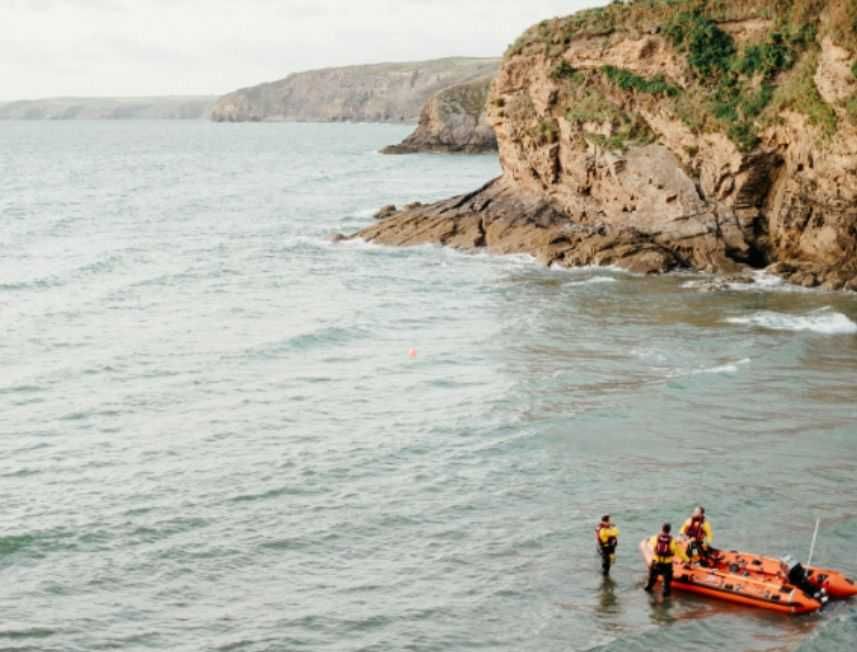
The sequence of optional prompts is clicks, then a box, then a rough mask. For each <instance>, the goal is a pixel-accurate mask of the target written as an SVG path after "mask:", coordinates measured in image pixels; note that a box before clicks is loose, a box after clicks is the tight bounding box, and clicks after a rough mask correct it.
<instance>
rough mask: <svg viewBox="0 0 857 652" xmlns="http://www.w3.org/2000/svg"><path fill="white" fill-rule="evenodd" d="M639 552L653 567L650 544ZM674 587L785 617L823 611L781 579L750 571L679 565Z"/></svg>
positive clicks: (676, 569) (813, 600)
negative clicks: (786, 615)
mask: <svg viewBox="0 0 857 652" xmlns="http://www.w3.org/2000/svg"><path fill="white" fill-rule="evenodd" d="M640 552H641V553H642V555H643V559H645V560H646V565H647V566H648V565H650V564H651V561H652V557H653V551H652V546H651V544H650V543H649V541H648V540H645V539H644V540H643V541H642V542H641V543H640ZM671 586H672V588H673V589H675V590H677V591H686V592H689V593H696V594H698V595H704V596H707V597H711V598H716V599H718V600H724V601H726V602H731V603H733V604H739V605H744V606H747V607H755V608H758V609H767V610H768V611H774V612H777V613H782V614H804V613H810V612H813V611H818V610H819V609H821V607H822V604H821V602H819V601H818V600H816V599H814V598H811V597H809V596H808V595H806V594H805V593H804V592H803V591H800V590H799V589H797V588H795V587H794V586H792V585H790V584H788V583H787V582H786V581H784V580H783V578H782V577H779V576H773V575H766V574H764V573H755V572H753V571H751V570H749V569H747V568H742V569H741V570H740V571H739V572H731V571H729V570H724V569H723V568H720V567H702V566H700V565H698V564H682V563H680V562H676V563H674V564H673V581H672V584H671Z"/></svg>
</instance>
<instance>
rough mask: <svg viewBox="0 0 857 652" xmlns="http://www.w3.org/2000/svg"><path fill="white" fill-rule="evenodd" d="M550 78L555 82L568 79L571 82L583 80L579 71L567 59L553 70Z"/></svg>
mask: <svg viewBox="0 0 857 652" xmlns="http://www.w3.org/2000/svg"><path fill="white" fill-rule="evenodd" d="M550 77H551V79H555V80H559V79H568V80H571V81H580V78H581V77H580V73H578V72H577V69H576V68H575V67H574V66H572V65H571V64H570V63H569V62H568V61H566V60H565V59H563V60H562V61H560V62H559V63H558V64H556V65H555V66H554V67H553V68H552V69H551V71H550Z"/></svg>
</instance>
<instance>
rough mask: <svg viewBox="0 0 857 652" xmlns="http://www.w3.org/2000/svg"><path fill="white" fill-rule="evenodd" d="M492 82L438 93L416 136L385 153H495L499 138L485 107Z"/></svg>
mask: <svg viewBox="0 0 857 652" xmlns="http://www.w3.org/2000/svg"><path fill="white" fill-rule="evenodd" d="M493 79H494V74H491V75H488V76H485V77H482V78H481V79H477V80H474V81H471V82H465V83H463V84H456V85H455V86H451V87H450V88H447V89H444V90H442V91H440V92H438V93H435V94H434V95H433V96H432V97H431V98H429V100H428V102H426V105H425V106H424V107H423V110H422V113H421V114H420V121H419V124H418V125H417V128H416V130H415V131H414V133H412V134H411V135H410V136H408V137H407V138H406V139H405V140H404V141H402V142H401V143H399V144H398V145H390V146H389V147H385V148H384V149H383V150H381V151H382V153H384V154H412V153H416V152H439V153H457V152H462V153H467V154H476V153H480V152H490V151H496V150H497V137H496V136H495V135H494V128H493V127H492V126H491V125H490V124H489V123H488V113H487V107H486V103H487V101H488V92H489V89H490V87H491V82H492V80H493Z"/></svg>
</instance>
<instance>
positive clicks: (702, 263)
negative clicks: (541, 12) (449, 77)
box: [356, 0, 857, 289]
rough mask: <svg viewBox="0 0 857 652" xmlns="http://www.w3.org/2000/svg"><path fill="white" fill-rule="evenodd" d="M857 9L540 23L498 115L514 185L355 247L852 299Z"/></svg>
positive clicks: (680, 1) (709, 11) (433, 211)
mask: <svg viewBox="0 0 857 652" xmlns="http://www.w3.org/2000/svg"><path fill="white" fill-rule="evenodd" d="M855 55H857V2H855V1H854V0H829V1H827V2H821V1H817V0H742V1H738V0H720V1H718V2H705V1H704V0H702V1H700V0H669V1H667V0H640V1H636V2H630V3H624V4H623V3H613V4H611V5H609V6H608V7H605V8H603V9H594V10H589V11H584V12H581V13H578V14H576V15H574V16H571V17H568V18H563V19H554V20H549V21H544V22H543V23H540V24H539V25H537V26H535V27H533V28H531V29H530V30H528V31H527V32H526V33H525V34H524V35H523V36H522V37H521V38H520V39H519V40H518V41H517V42H516V43H515V44H514V45H513V46H511V47H510V49H509V51H508V52H507V53H506V56H505V59H504V62H503V66H502V69H501V71H500V73H499V76H498V77H497V79H496V81H495V82H494V85H493V87H492V92H491V95H490V98H489V101H488V116H489V121H490V122H491V124H492V125H493V126H494V128H495V131H496V134H497V138H498V142H499V149H500V159H501V164H502V170H503V174H502V176H501V177H500V178H498V179H496V180H494V181H492V182H491V183H489V184H487V185H486V186H485V187H483V188H481V189H479V190H477V191H475V192H473V193H471V194H468V195H464V196H461V197H458V198H454V199H451V200H448V201H446V202H440V203H438V204H434V205H429V206H420V207H416V208H412V209H406V210H403V211H397V212H396V213H394V214H392V215H388V216H387V217H385V219H383V220H381V221H379V222H377V223H375V224H373V225H372V226H370V227H369V228H367V229H366V230H364V231H362V232H361V233H359V234H356V236H359V237H363V238H366V239H369V240H372V241H375V242H379V243H386V244H393V245H408V244H416V243H424V242H439V243H444V244H447V245H450V246H454V247H461V248H468V249H470V248H480V247H485V248H488V249H489V250H491V251H494V252H497V253H506V252H527V253H531V254H534V255H535V256H537V257H538V258H539V259H540V260H542V261H543V262H544V263H546V264H552V265H587V264H601V265H606V264H611V265H618V266H622V267H625V268H628V269H631V270H634V271H638V272H644V273H656V272H664V271H668V270H672V269H676V268H688V269H695V270H703V271H712V272H724V273H734V272H736V271H740V270H742V269H744V270H746V269H751V268H765V267H768V268H769V269H770V270H771V271H773V272H775V273H778V274H780V275H782V276H784V277H786V278H788V279H789V280H790V281H792V282H794V283H799V284H801V285H804V286H816V285H823V286H824V287H827V288H832V289H839V288H843V287H846V288H849V289H857V56H855Z"/></svg>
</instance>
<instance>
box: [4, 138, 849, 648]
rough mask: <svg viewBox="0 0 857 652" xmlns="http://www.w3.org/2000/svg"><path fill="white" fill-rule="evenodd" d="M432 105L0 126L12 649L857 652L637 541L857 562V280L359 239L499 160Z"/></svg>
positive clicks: (837, 611)
mask: <svg viewBox="0 0 857 652" xmlns="http://www.w3.org/2000/svg"><path fill="white" fill-rule="evenodd" d="M407 131H408V129H407V128H405V127H397V126H373V125H268V124H255V125H214V124H208V123H203V122H200V123H171V122H140V123H137V122H125V123H123V122H91V123H86V122H83V123H77V122H67V123H47V122H44V123H13V122H6V123H0V326H2V338H0V369H2V373H0V506H1V507H0V614H2V619H0V649H3V650H63V651H65V650H108V649H116V650H224V651H225V650H230V651H262V650H295V651H300V650H313V651H315V650H319V651H334V650H336V651H339V650H343V651H344V650H366V651H369V650H373V651H374V650H378V651H381V650H415V651H416V650H419V651H427V652H428V651H446V650H527V651H530V650H531V651H553V650H557V651H559V650H604V651H607V650H611V651H612V650H616V651H620V650H621V651H626V650H649V649H661V650H679V649H691V648H693V649H695V650H723V649H728V650H766V651H767V650H802V651H810V650H813V651H814V650H825V651H827V650H853V649H855V647H857V604H854V603H852V604H847V603H839V604H834V605H832V606H831V607H830V608H828V609H827V610H826V611H825V612H823V613H822V614H820V615H812V616H806V617H795V618H787V617H782V616H777V615H771V614H767V613H763V612H759V611H754V610H752V609H744V608H738V607H731V606H728V605H726V604H722V603H718V602H713V601H710V600H704V599H700V598H695V597H692V596H686V595H681V594H676V595H674V597H673V598H672V599H671V600H670V601H669V602H667V603H662V602H661V601H660V600H658V599H652V598H650V597H649V596H648V595H647V594H645V593H644V592H643V591H642V590H641V587H642V584H643V581H644V575H645V569H644V567H643V564H642V561H641V559H640V556H639V554H638V552H637V544H638V542H639V541H640V539H642V538H643V537H644V536H647V535H649V534H652V533H654V532H655V531H656V529H657V528H658V527H659V525H660V523H661V522H662V521H664V520H671V521H673V522H674V523H679V522H680V521H681V520H683V518H684V517H685V516H686V515H687V514H688V513H689V512H690V510H691V509H692V507H693V506H694V504H696V503H698V502H702V503H703V504H704V505H705V506H706V508H707V510H708V513H709V514H710V517H711V519H712V522H713V525H714V532H715V543H716V544H717V545H720V546H723V547H729V548H740V549H746V550H751V551H757V552H766V553H771V554H782V553H786V552H791V553H793V554H795V555H797V556H800V557H805V556H806V555H807V551H808V547H809V542H810V538H811V535H812V529H813V525H814V523H815V519H816V518H817V517H820V518H822V527H821V532H820V537H819V543H818V547H817V551H816V559H817V560H818V561H819V562H823V563H824V564H827V565H829V566H833V567H837V568H841V569H843V570H845V571H847V572H849V573H851V574H852V575H857V489H855V487H857V481H855V480H857V299H855V297H854V296H848V295H845V294H838V293H824V292H807V291H798V290H794V289H790V288H787V287H784V286H782V285H781V284H778V283H777V282H776V280H774V279H769V278H766V277H763V276H760V279H759V280H760V281H761V284H760V285H754V286H749V285H740V284H737V285H733V286H732V288H731V289H730V290H729V291H726V292H717V293H711V292H704V291H702V290H701V287H700V286H701V284H702V282H704V279H703V278H702V277H699V276H694V275H674V276H666V277H661V278H641V277H636V276H632V275H628V274H623V273H620V272H617V271H612V270H598V269H585V270H576V271H562V270H549V269H544V268H541V267H539V266H538V265H537V264H535V263H534V262H533V261H532V260H530V259H528V258H526V257H506V258H500V257H492V256H487V255H481V254H463V253H457V252H452V251H448V250H444V249H441V248H437V247H419V248H414V249H388V248H383V247H378V246H373V245H368V244H365V243H359V242H352V243H345V244H333V243H331V242H330V241H329V240H328V236H329V235H330V234H331V233H334V232H339V231H352V230H355V229H357V228H359V227H361V226H362V225H366V224H369V223H370V222H371V220H372V218H371V215H372V212H373V210H374V209H376V208H377V207H379V206H381V205H383V204H387V203H399V204H401V203H403V202H407V201H411V200H423V201H427V200H431V199H435V198H442V197H446V196H449V195H450V194H453V193H456V192H461V191H466V190H470V189H472V188H475V187H477V186H478V185H479V184H480V183H482V182H483V181H485V180H487V179H488V178H490V177H491V176H493V175H495V174H496V173H497V171H498V163H497V161H496V158H495V157H491V156H482V157H443V156H411V157H384V156H380V155H378V154H376V153H375V151H376V150H377V149H378V148H379V147H381V146H383V145H385V144H389V143H391V142H397V141H398V140H399V139H400V138H401V137H402V136H403V135H404V134H405V133H406V132H407ZM410 349H415V352H416V355H415V357H412V356H410V355H409V350H410ZM604 512H610V513H612V514H614V516H615V518H616V520H617V521H618V524H619V526H620V528H621V529H622V539H621V544H620V549H619V559H618V564H617V566H616V567H615V569H614V572H613V580H612V581H611V582H604V581H603V580H602V578H601V577H600V574H599V566H598V559H597V557H596V555H595V552H594V546H593V527H594V526H595V523H596V521H597V520H598V518H599V517H600V515H601V514H602V513H604Z"/></svg>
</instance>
